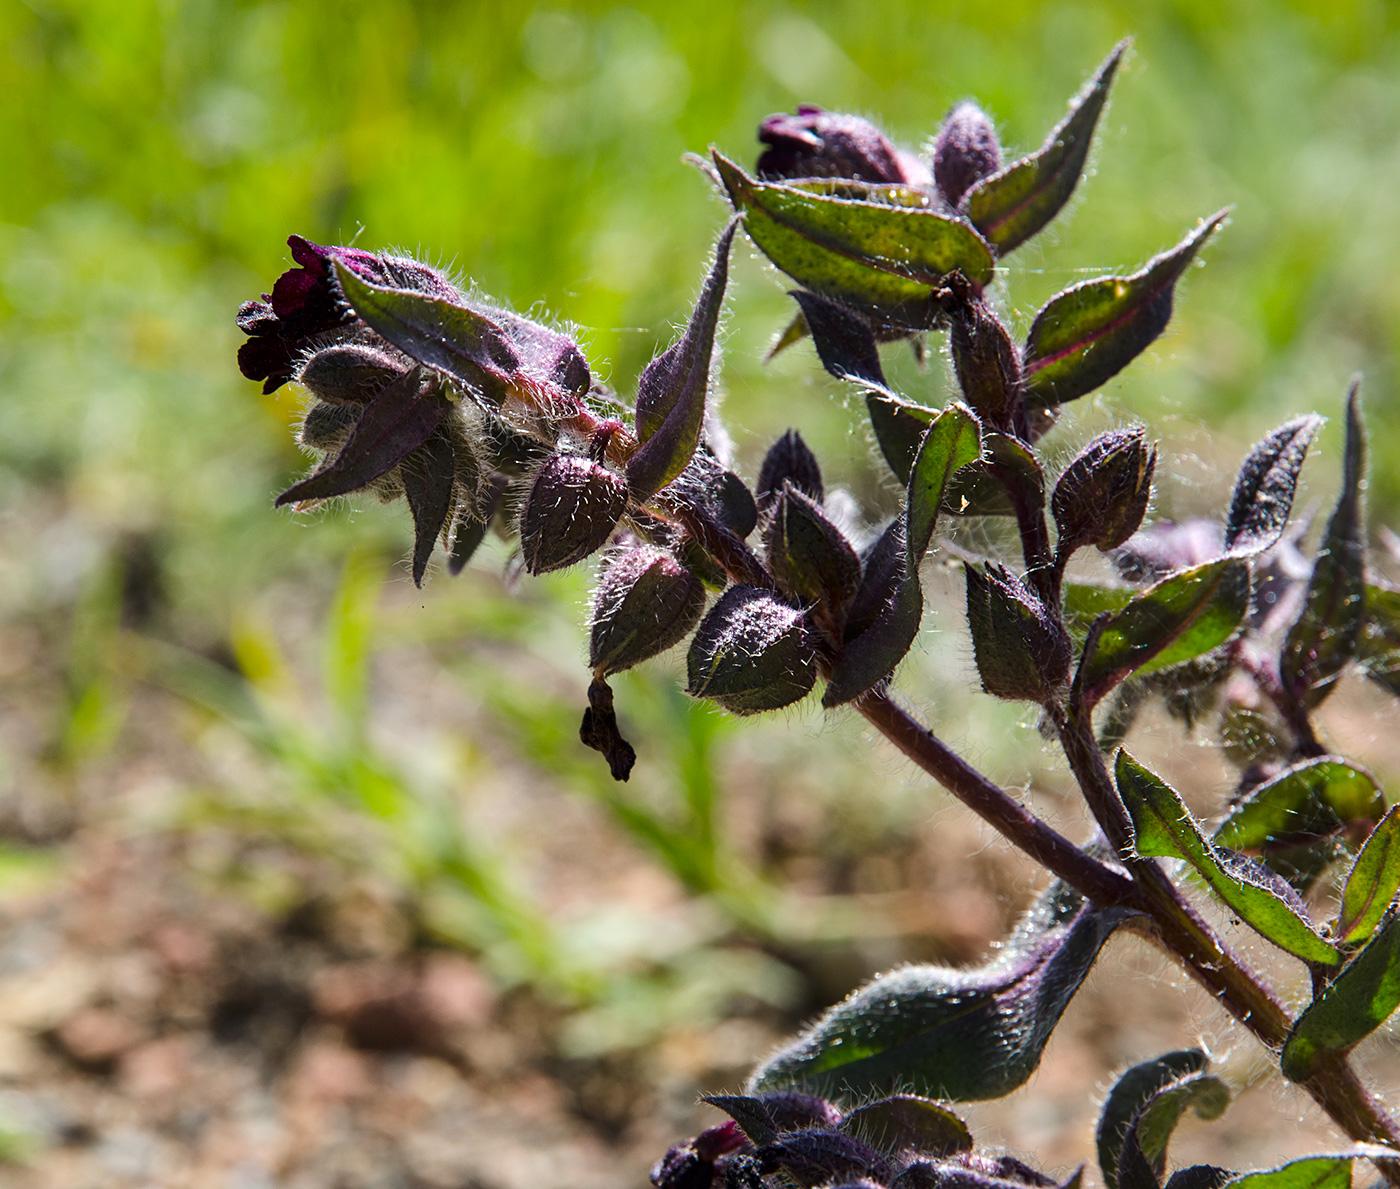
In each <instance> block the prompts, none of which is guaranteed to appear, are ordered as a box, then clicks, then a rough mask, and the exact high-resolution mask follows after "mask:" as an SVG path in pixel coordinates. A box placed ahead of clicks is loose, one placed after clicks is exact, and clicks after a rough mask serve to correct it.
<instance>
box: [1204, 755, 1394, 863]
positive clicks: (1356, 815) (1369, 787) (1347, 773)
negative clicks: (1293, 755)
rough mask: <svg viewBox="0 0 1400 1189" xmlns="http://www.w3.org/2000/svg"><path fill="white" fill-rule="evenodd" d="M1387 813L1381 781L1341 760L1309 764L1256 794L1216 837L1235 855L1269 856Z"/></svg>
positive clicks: (1330, 758)
mask: <svg viewBox="0 0 1400 1189" xmlns="http://www.w3.org/2000/svg"><path fill="white" fill-rule="evenodd" d="M1384 812H1385V796H1384V794H1383V793H1382V792H1381V788H1380V785H1379V784H1377V783H1376V778H1375V777H1374V776H1372V775H1371V773H1369V772H1367V771H1366V770H1365V769H1364V768H1359V767H1357V766H1356V765H1354V764H1351V763H1348V762H1347V761H1346V760H1342V759H1338V758H1337V757H1335V756H1322V757H1320V758H1317V759H1309V760H1304V761H1303V762H1302V763H1298V764H1294V765H1293V766H1292V767H1290V768H1286V769H1285V770H1284V771H1282V772H1280V773H1279V774H1278V775H1277V776H1275V777H1273V779H1271V780H1269V781H1267V782H1265V783H1264V784H1261V785H1259V786H1258V787H1256V788H1254V789H1252V790H1250V792H1249V794H1248V796H1246V797H1245V799H1244V800H1243V801H1241V802H1240V803H1239V804H1238V805H1237V806H1236V807H1235V809H1234V810H1233V812H1231V814H1230V816H1229V817H1227V818H1226V819H1225V821H1224V822H1223V823H1221V826H1220V828H1219V830H1217V831H1216V833H1215V843H1216V844H1217V845H1218V846H1223V847H1227V848H1228V849H1230V850H1239V851H1265V852H1267V851H1269V850H1271V849H1277V848H1279V847H1290V846H1296V845H1299V844H1301V843H1308V842H1314V841H1316V840H1317V839H1319V838H1324V837H1327V836H1328V835H1331V834H1334V833H1336V832H1337V831H1338V830H1340V829H1341V828H1342V826H1344V825H1346V824H1347V823H1349V822H1360V821H1375V820H1376V819H1377V818H1379V817H1380V816H1381V814H1383V813H1384Z"/></svg>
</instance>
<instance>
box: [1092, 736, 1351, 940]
mask: <svg viewBox="0 0 1400 1189" xmlns="http://www.w3.org/2000/svg"><path fill="white" fill-rule="evenodd" d="M1114 770H1115V775H1116V778H1117V783H1118V795H1119V796H1120V797H1122V798H1123V803H1124V804H1125V805H1126V806H1127V807H1128V813H1129V814H1130V815H1131V817H1132V819H1133V846H1134V849H1135V850H1136V852H1137V853H1138V854H1139V855H1142V856H1143V857H1147V858H1164V859H1184V860H1186V862H1188V863H1189V864H1191V866H1192V867H1194V868H1195V869H1196V872H1197V873H1198V874H1199V875H1200V876H1201V878H1202V879H1203V880H1205V882H1206V884H1207V886H1208V887H1209V888H1210V889H1211V891H1212V892H1214V893H1215V895H1216V896H1217V897H1218V898H1219V899H1220V900H1221V901H1222V902H1223V903H1225V904H1226V905H1228V906H1229V907H1230V909H1231V910H1233V911H1234V913H1235V914H1236V915H1237V916H1238V917H1239V918H1240V919H1241V920H1242V921H1244V922H1245V924H1247V925H1249V926H1250V928H1252V929H1253V930H1254V931H1255V932H1256V933H1258V934H1259V935H1260V936H1261V937H1263V938H1264V939H1265V940H1267V941H1271V942H1273V944H1274V945H1276V946H1278V947H1279V948H1280V949H1282V950H1286V951H1287V952H1288V953H1290V954H1293V955H1295V956H1296V957H1299V958H1302V959H1303V960H1304V961H1305V962H1315V963H1318V964H1319V965H1323V966H1336V965H1337V964H1338V963H1339V962H1340V961H1341V955H1340V954H1338V952H1337V949H1336V947H1335V946H1333V945H1332V944H1330V943H1329V942H1327V941H1324V940H1323V939H1322V937H1320V936H1319V935H1318V932H1317V930H1316V928H1315V927H1314V926H1313V923H1312V921H1310V920H1309V919H1308V918H1307V915H1306V913H1305V912H1304V913H1302V914H1301V915H1300V910H1299V909H1298V908H1295V907H1294V906H1293V905H1292V904H1290V903H1288V902H1287V901H1286V900H1284V899H1283V898H1281V897H1280V895H1279V890H1278V888H1276V887H1275V886H1274V885H1273V883H1272V882H1271V881H1267V880H1266V879H1265V878H1263V875H1262V874H1261V875H1259V876H1258V877H1252V873H1251V872H1249V871H1248V870H1247V869H1246V868H1245V867H1244V866H1243V865H1242V864H1239V863H1238V862H1236V861H1233V860H1231V858H1230V857H1229V856H1228V855H1227V854H1226V853H1225V852H1221V851H1217V850H1216V848H1215V847H1214V846H1213V845H1212V844H1211V843H1210V842H1209V841H1208V840H1207V839H1206V837H1205V836H1204V835H1203V834H1202V833H1201V829H1200V827H1199V826H1198V825H1197V824H1196V821H1195V819H1194V818H1192V816H1191V813H1190V811H1189V810H1188V809H1187V808H1186V806H1185V804H1183V803H1182V800H1181V798H1180V797H1179V796H1178V795H1177V794H1176V792H1175V790H1173V789H1172V788H1171V787H1170V786H1169V785H1167V783H1166V782H1165V781H1163V780H1162V779H1161V778H1160V777H1158V776H1156V775H1155V774H1154V773H1152V772H1149V771H1148V770H1147V769H1146V768H1144V767H1143V766H1142V765H1141V764H1139V763H1138V762H1137V761H1136V760H1135V759H1133V757H1132V756H1130V755H1129V754H1128V753H1127V752H1126V751H1123V750H1122V749H1119V752H1118V759H1117V762H1116V764H1115V769H1114Z"/></svg>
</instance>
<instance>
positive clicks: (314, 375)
mask: <svg viewBox="0 0 1400 1189" xmlns="http://www.w3.org/2000/svg"><path fill="white" fill-rule="evenodd" d="M407 370H408V368H406V367H404V366H402V365H401V364H400V363H399V362H398V361H397V360H395V359H394V358H393V357H392V356H390V355H387V354H385V352H383V351H379V350H376V349H375V348H374V347H367V346H365V345H364V344H363V343H342V344H340V345H339V346H335V347H326V348H324V349H322V350H320V351H317V352H316V354H314V355H313V356H311V358H310V359H308V360H307V361H306V362H305V363H304V364H302V368H301V372H300V373H299V374H298V376H297V379H298V380H300V381H301V383H302V384H304V385H305V386H306V387H307V388H308V389H309V390H310V391H311V393H312V394H313V395H314V396H316V397H319V398H320V399H321V400H323V401H326V402H328V403H330V404H333V405H363V404H367V403H368V402H369V401H370V400H371V399H372V398H373V397H375V396H376V395H378V394H379V393H380V392H382V391H383V390H384V389H385V388H387V387H388V386H389V385H390V384H392V383H393V382H394V381H395V380H397V379H398V378H399V377H400V376H401V375H403V374H404V372H406V371H407Z"/></svg>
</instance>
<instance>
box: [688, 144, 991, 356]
mask: <svg viewBox="0 0 1400 1189" xmlns="http://www.w3.org/2000/svg"><path fill="white" fill-rule="evenodd" d="M713 156H714V162H715V166H716V168H717V169H718V170H719V175H720V179H721V181H722V182H723V184H724V187H725V189H726V191H727V192H728V194H729V199H730V202H731V203H732V204H733V206H734V209H735V210H736V211H738V212H739V213H741V214H743V216H744V226H745V229H746V230H747V231H748V233H749V238H750V239H752V240H753V242H754V243H755V244H756V245H757V246H758V248H759V249H760V250H761V251H762V252H763V253H764V255H766V256H767V257H768V259H769V260H771V261H772V262H773V263H774V264H775V265H776V266H777V267H778V268H780V269H781V270H782V271H783V272H785V273H787V274H788V276H790V277H792V279H793V280H795V281H796V282H797V283H798V284H799V285H801V286H802V287H803V288H805V289H810V290H812V291H813V292H814V293H817V294H819V295H821V296H823V297H828V298H831V299H832V300H834V301H838V302H841V303H843V304H846V305H851V306H854V307H856V308H857V309H860V310H863V311H866V312H868V313H870V314H873V315H875V316H877V317H878V318H879V319H880V320H881V322H883V323H888V324H891V325H894V326H902V327H905V328H907V329H911V330H921V329H925V328H927V327H929V326H932V325H934V324H935V323H936V322H938V321H939V319H940V318H941V317H942V308H941V304H940V302H939V300H938V296H937V295H938V294H939V292H940V291H941V289H942V286H943V281H944V278H945V277H946V276H947V275H948V274H949V273H951V272H954V271H957V272H960V273H961V274H962V275H963V277H964V278H966V280H967V281H968V282H970V283H971V284H972V285H973V286H975V287H976V288H977V289H978V290H979V291H980V289H981V287H982V286H984V285H986V284H987V283H988V282H990V280H991V279H992V273H993V260H992V252H991V249H990V248H989V247H988V246H987V244H986V242H985V241H984V240H983V239H982V237H981V236H979V235H978V234H977V232H976V231H974V230H973V229H972V227H971V225H969V224H968V223H966V222H964V221H963V220H961V219H957V218H952V217H950V216H948V215H945V214H942V213H940V212H939V211H937V210H935V209H933V208H932V206H929V205H924V206H905V205H900V204H898V203H896V202H890V201H870V200H867V199H863V198H848V197H843V196H839V193H840V192H841V191H842V189H843V188H841V187H832V186H826V187H822V186H821V185H819V184H800V185H780V184H776V183H770V182H759V181H755V180H754V179H753V178H750V177H748V176H747V175H746V174H745V173H744V171H743V170H742V169H740V168H739V167H738V166H737V165H735V164H734V163H733V162H732V161H728V160H726V159H725V158H724V157H723V156H721V155H720V154H719V153H718V152H715V153H714V154H713ZM824 189H825V190H826V191H827V192H823V190H824ZM844 192H860V191H859V190H858V189H857V190H854V191H853V190H852V188H851V187H845V188H844ZM907 197H914V196H913V195H912V193H911V195H909V196H907ZM923 201H924V202H925V203H927V202H928V199H927V198H926V197H925V198H924V199H923Z"/></svg>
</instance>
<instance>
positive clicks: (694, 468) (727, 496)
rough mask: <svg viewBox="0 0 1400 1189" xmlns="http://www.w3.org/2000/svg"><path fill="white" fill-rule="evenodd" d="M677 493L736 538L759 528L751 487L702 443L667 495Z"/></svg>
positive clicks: (745, 535)
mask: <svg viewBox="0 0 1400 1189" xmlns="http://www.w3.org/2000/svg"><path fill="white" fill-rule="evenodd" d="M677 492H684V494H685V497H686V499H687V500H688V501H689V502H690V503H692V504H694V505H696V506H698V507H702V508H704V509H705V510H706V511H707V512H708V513H709V515H710V516H711V517H713V518H714V519H715V520H717V521H719V523H720V524H722V525H724V527H725V528H727V529H729V531H730V532H732V533H733V534H734V535H735V536H737V537H740V538H743V537H747V536H748V535H749V534H750V533H751V532H753V530H754V529H755V528H756V527H757V526H758V504H757V502H756V501H755V499H754V494H753V492H751V491H750V490H749V488H748V484H746V483H745V482H744V481H743V480H742V479H741V478H739V476H738V475H736V474H735V473H734V472H733V471H730V470H726V469H725V467H724V465H723V464H722V463H721V462H720V461H719V459H717V458H716V457H715V456H714V455H713V454H711V453H710V452H709V450H708V449H706V448H705V447H704V445H703V444H702V446H701V448H700V449H698V450H697V451H696V452H695V455H694V457H692V458H691V460H690V463H689V464H688V465H687V466H686V468H685V470H684V471H682V472H681V473H680V475H679V476H678V477H677V478H676V480H675V486H674V487H673V488H672V492H671V493H668V494H674V493H677Z"/></svg>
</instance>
